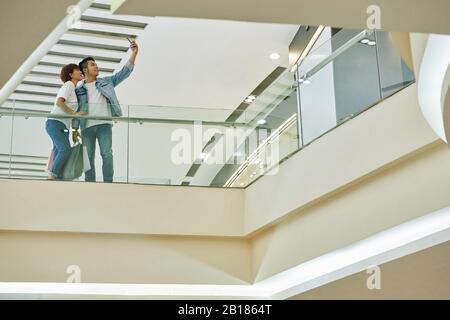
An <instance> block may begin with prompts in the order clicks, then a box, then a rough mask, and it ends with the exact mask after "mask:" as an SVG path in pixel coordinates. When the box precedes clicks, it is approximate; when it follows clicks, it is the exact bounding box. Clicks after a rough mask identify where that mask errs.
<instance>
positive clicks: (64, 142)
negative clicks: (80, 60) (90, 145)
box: [45, 64, 85, 180]
mask: <svg viewBox="0 0 450 320" xmlns="http://www.w3.org/2000/svg"><path fill="white" fill-rule="evenodd" d="M60 77H61V81H62V82H63V83H64V84H63V86H62V87H61V89H59V91H58V95H57V96H56V101H55V105H54V107H53V109H52V111H51V112H50V114H53V115H85V113H83V112H76V110H77V109H78V101H77V96H76V94H75V88H76V86H77V84H78V82H79V81H81V80H83V73H82V72H81V70H80V69H79V67H78V65H76V64H68V65H66V66H64V67H63V68H62V69H61V75H60ZM71 122H72V119H69V118H67V119H52V118H49V119H48V120H47V121H46V123H45V130H46V131H47V133H48V135H49V136H50V138H51V139H52V142H53V162H52V164H51V166H50V168H49V177H48V179H50V180H56V179H58V177H59V176H60V174H61V172H62V169H63V168H64V164H65V163H66V161H67V160H68V159H69V156H70V150H71V147H70V141H69V132H70V130H69V129H70V127H71ZM78 136H79V135H73V137H74V139H75V138H76V140H78ZM74 142H76V141H74Z"/></svg>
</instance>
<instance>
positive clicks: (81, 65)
mask: <svg viewBox="0 0 450 320" xmlns="http://www.w3.org/2000/svg"><path fill="white" fill-rule="evenodd" d="M89 61H94V62H95V59H94V58H92V57H87V58H84V59H83V60H81V62H80V63H79V64H78V66H79V67H80V70H81V72H83V75H85V74H84V70H83V69H84V68H86V67H87V63H88V62H89Z"/></svg>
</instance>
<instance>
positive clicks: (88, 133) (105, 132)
mask: <svg viewBox="0 0 450 320" xmlns="http://www.w3.org/2000/svg"><path fill="white" fill-rule="evenodd" d="M81 139H82V140H83V146H84V147H86V150H87V154H88V157H89V163H90V165H91V170H89V171H86V173H85V180H86V181H89V182H94V181H95V145H96V141H97V140H98V145H99V146H100V155H101V156H102V161H103V181H104V182H113V176H114V165H113V153H112V125H111V124H99V125H96V126H92V127H89V128H86V129H84V130H83V131H82V132H81Z"/></svg>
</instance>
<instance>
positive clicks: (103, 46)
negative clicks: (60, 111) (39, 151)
mask: <svg viewBox="0 0 450 320" xmlns="http://www.w3.org/2000/svg"><path fill="white" fill-rule="evenodd" d="M110 8H111V0H96V1H94V2H93V3H92V5H91V6H90V8H89V9H87V10H86V11H85V12H84V13H82V15H81V18H80V28H77V29H69V30H68V31H67V32H66V33H65V34H64V35H63V36H62V37H61V39H59V41H58V42H57V43H56V44H55V45H54V46H53V47H52V48H51V49H50V51H48V53H47V54H46V55H45V56H44V57H43V58H42V59H41V60H40V61H39V63H38V64H37V65H36V66H35V67H34V68H33V69H32V71H31V72H30V73H29V74H28V75H27V76H26V77H25V78H24V79H23V81H22V83H21V84H19V85H18V86H17V88H16V90H15V91H14V93H13V94H12V95H11V96H10V97H9V99H8V101H9V102H10V103H9V104H6V106H8V107H11V106H12V104H11V102H12V101H15V102H16V103H15V108H16V109H27V110H34V111H50V110H51V108H52V106H53V104H54V101H55V98H56V94H57V92H58V89H59V88H60V87H61V85H62V83H61V80H60V78H59V73H60V70H61V68H62V67H63V66H64V65H66V64H69V63H76V64H78V62H79V61H80V60H82V59H83V58H85V57H87V56H92V57H93V58H94V59H96V60H97V63H98V65H99V68H100V76H109V75H112V74H113V73H114V72H115V71H116V70H118V68H120V66H121V65H122V64H123V63H124V61H123V60H124V58H127V57H128V54H127V51H128V49H129V42H128V40H127V37H129V38H131V39H136V38H137V37H139V36H140V35H141V34H142V32H143V30H144V29H145V28H146V27H147V26H148V23H149V21H150V19H151V18H148V17H137V16H116V15H112V14H110Z"/></svg>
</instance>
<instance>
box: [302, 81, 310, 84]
mask: <svg viewBox="0 0 450 320" xmlns="http://www.w3.org/2000/svg"><path fill="white" fill-rule="evenodd" d="M303 83H304V84H310V83H311V81H310V80H305V81H303Z"/></svg>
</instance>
